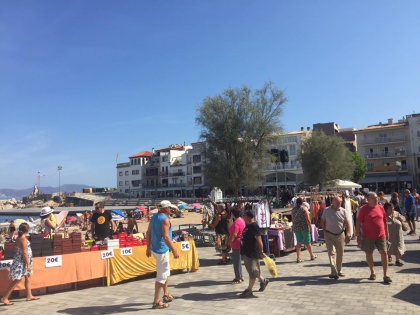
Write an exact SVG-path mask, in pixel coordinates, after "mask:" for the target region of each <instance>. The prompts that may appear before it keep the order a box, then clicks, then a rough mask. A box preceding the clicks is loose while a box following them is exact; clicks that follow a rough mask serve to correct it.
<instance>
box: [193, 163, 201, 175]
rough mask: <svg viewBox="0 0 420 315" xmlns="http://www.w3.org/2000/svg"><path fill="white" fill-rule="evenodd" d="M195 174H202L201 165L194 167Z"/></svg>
mask: <svg viewBox="0 0 420 315" xmlns="http://www.w3.org/2000/svg"><path fill="white" fill-rule="evenodd" d="M193 173H194V174H196V173H201V165H199V166H194V167H193Z"/></svg>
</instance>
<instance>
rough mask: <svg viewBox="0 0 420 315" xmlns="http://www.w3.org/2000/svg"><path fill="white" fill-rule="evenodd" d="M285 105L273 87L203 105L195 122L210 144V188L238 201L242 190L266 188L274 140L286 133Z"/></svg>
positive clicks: (233, 92)
mask: <svg viewBox="0 0 420 315" xmlns="http://www.w3.org/2000/svg"><path fill="white" fill-rule="evenodd" d="M285 102H286V98H285V97H284V96H283V91H281V90H278V89H277V88H275V87H274V85H273V84H272V83H271V82H268V83H266V84H264V86H263V88H262V89H259V90H255V91H254V92H252V91H251V90H250V89H249V88H248V87H246V86H243V87H241V88H237V89H227V90H225V91H224V92H223V93H221V94H219V95H216V96H213V97H207V98H205V99H204V100H203V103H202V105H201V106H200V107H199V108H198V109H197V117H196V122H197V124H198V125H200V126H201V133H200V138H201V139H202V140H203V141H205V142H206V146H205V149H204V151H203V155H204V161H203V164H204V175H205V178H206V183H208V184H209V185H210V186H217V187H220V188H222V189H231V190H233V191H234V193H235V195H237V194H238V193H239V192H240V188H241V186H242V185H246V186H248V187H249V188H254V187H256V186H257V185H259V184H261V178H262V176H263V175H262V174H263V173H262V172H263V170H264V169H265V166H266V165H267V163H269V159H270V154H269V153H268V151H269V150H268V149H269V147H270V144H271V143H272V142H273V141H274V138H273V137H272V135H273V134H275V133H278V132H280V131H281V124H280V120H279V117H280V116H281V114H282V111H283V107H282V105H283V104H284V103H285Z"/></svg>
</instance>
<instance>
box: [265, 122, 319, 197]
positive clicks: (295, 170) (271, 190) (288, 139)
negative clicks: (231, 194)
mask: <svg viewBox="0 0 420 315" xmlns="http://www.w3.org/2000/svg"><path fill="white" fill-rule="evenodd" d="M311 132H312V131H311V129H310V128H309V127H307V128H306V130H305V129H304V128H303V127H301V129H300V131H293V132H287V133H284V134H278V135H277V143H276V145H274V146H273V147H272V149H276V150H279V151H281V150H286V151H287V152H288V154H289V162H287V163H284V164H282V163H280V161H279V162H278V163H277V164H276V163H275V162H273V163H271V164H270V165H269V167H268V168H267V169H266V170H265V176H266V182H265V184H264V186H265V188H266V191H265V192H264V193H268V194H272V195H275V192H276V190H277V188H276V187H278V190H283V189H284V188H285V187H288V188H289V189H291V188H292V189H293V188H294V187H296V186H297V185H299V184H300V183H302V182H303V169H302V166H301V165H300V163H299V162H298V160H297V158H298V156H297V154H298V152H299V150H300V147H301V142H302V140H303V139H304V138H305V137H307V136H308V135H309V134H310V133H311Z"/></svg>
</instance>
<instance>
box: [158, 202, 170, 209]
mask: <svg viewBox="0 0 420 315" xmlns="http://www.w3.org/2000/svg"><path fill="white" fill-rule="evenodd" d="M167 207H172V204H171V202H170V201H169V200H162V201H161V202H160V205H159V208H167Z"/></svg>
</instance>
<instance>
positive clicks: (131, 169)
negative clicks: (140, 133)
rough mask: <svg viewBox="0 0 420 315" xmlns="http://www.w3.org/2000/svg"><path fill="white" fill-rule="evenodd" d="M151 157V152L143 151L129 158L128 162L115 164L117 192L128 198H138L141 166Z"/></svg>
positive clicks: (142, 171)
mask: <svg viewBox="0 0 420 315" xmlns="http://www.w3.org/2000/svg"><path fill="white" fill-rule="evenodd" d="M151 157H152V152H149V151H143V152H140V153H137V154H134V155H132V156H130V157H129V160H130V162H127V163H118V164H117V191H118V192H119V193H123V194H126V195H127V196H130V197H137V196H138V197H140V196H141V190H142V178H143V173H144V170H143V166H144V165H146V164H147V163H148V162H149V161H150V159H151Z"/></svg>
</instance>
